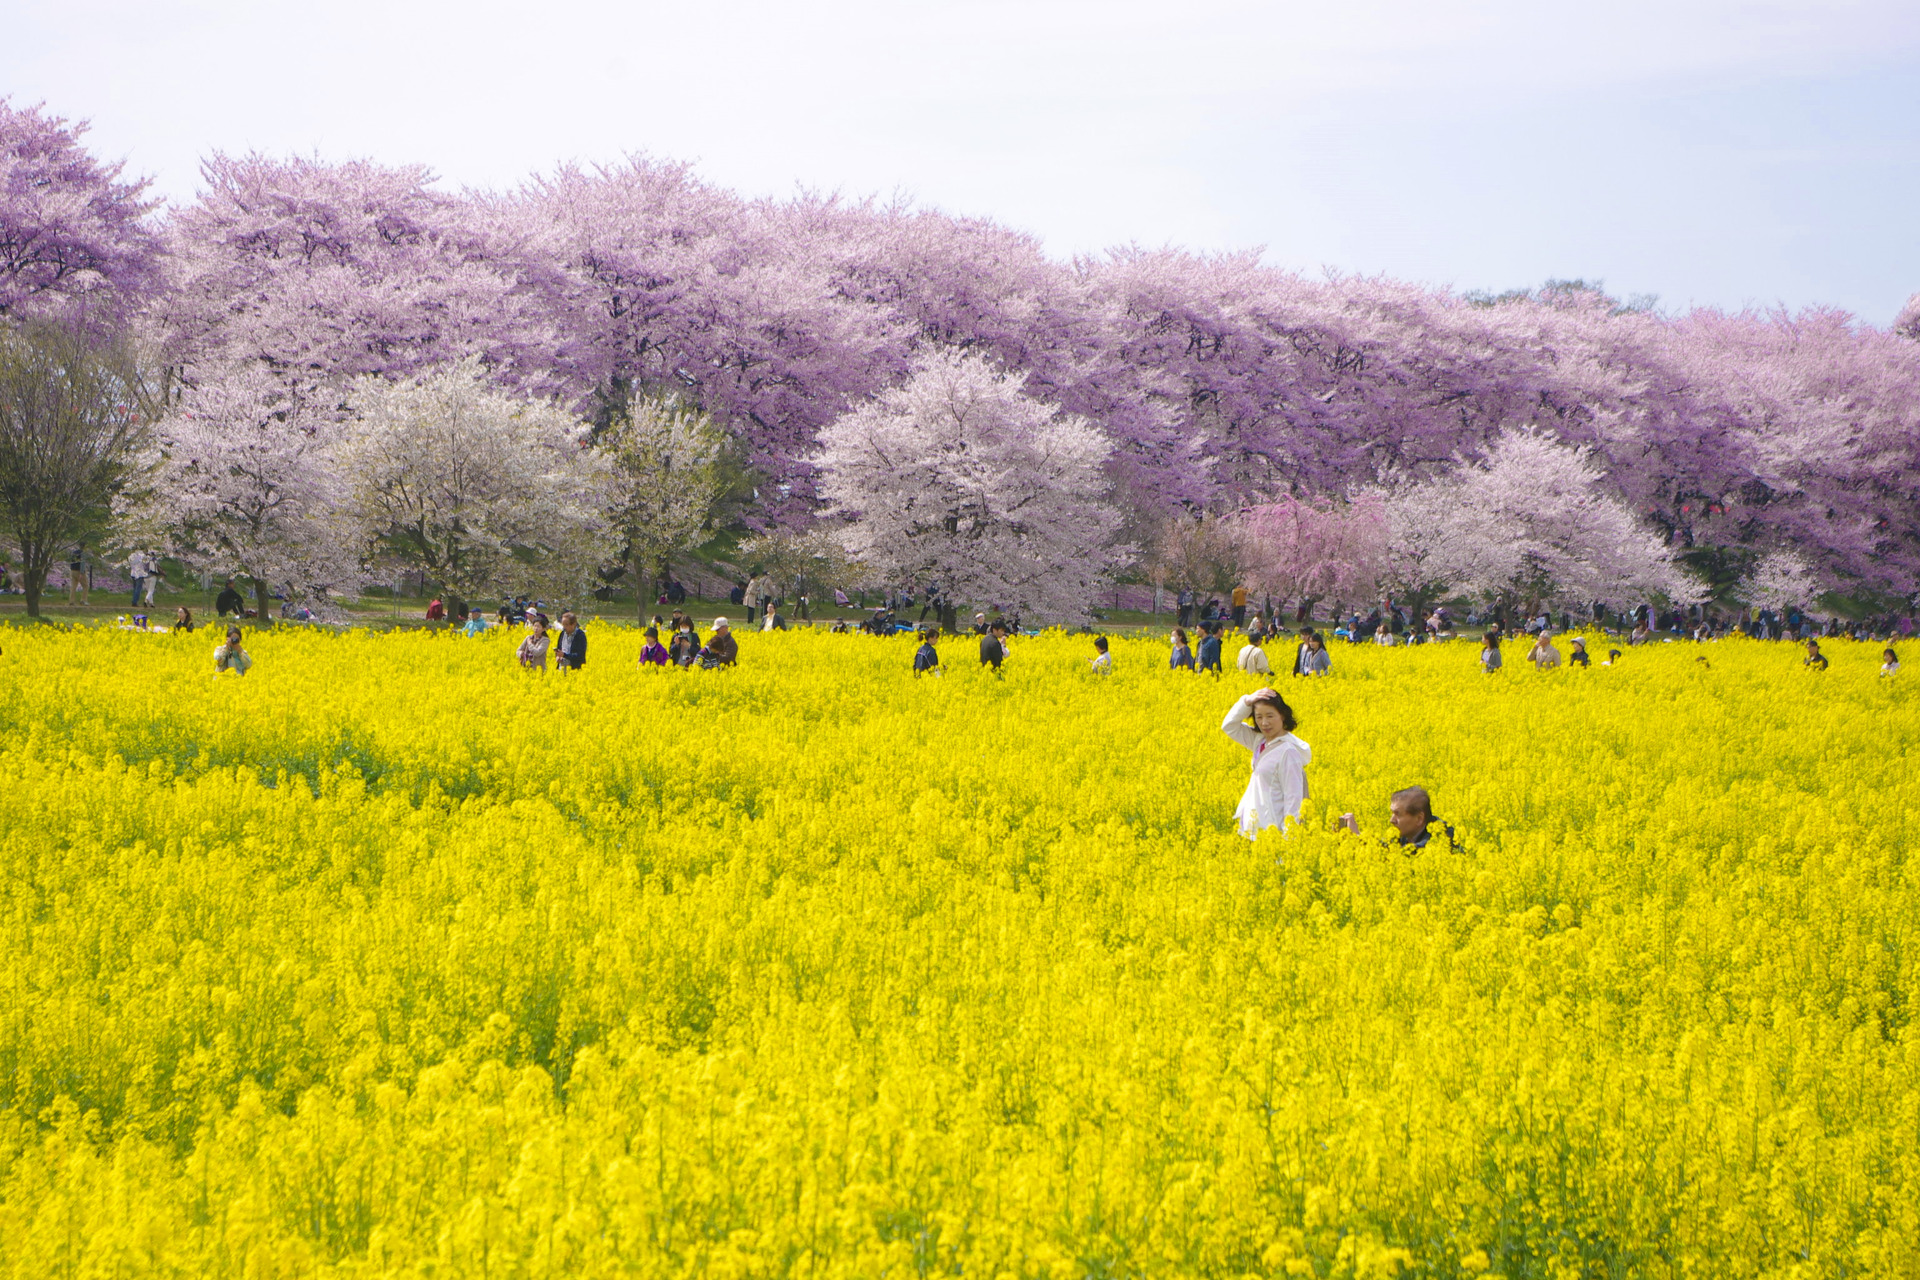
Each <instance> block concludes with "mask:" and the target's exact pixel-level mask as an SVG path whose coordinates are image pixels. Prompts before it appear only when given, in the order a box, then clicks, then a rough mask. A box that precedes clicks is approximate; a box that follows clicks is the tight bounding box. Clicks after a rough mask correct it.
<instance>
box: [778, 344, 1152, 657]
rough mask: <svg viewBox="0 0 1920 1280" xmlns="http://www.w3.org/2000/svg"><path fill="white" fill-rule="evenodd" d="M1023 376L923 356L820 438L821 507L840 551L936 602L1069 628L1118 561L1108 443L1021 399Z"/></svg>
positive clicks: (976, 360) (953, 358) (939, 355)
mask: <svg viewBox="0 0 1920 1280" xmlns="http://www.w3.org/2000/svg"><path fill="white" fill-rule="evenodd" d="M1025 384H1026V375H1024V374H1020V373H1007V372H1003V371H1001V370H1000V369H998V368H996V367H995V366H994V365H992V364H990V363H988V362H987V361H986V360H985V359H984V358H982V357H979V356H974V355H965V354H957V353H950V352H947V351H941V350H935V351H932V352H930V353H929V354H927V355H924V356H923V357H921V358H920V359H919V360H918V361H917V362H916V363H915V366H914V371H913V374H912V376H911V377H910V378H909V379H908V380H907V381H906V383H905V384H904V385H901V386H898V387H895V388H892V389H890V390H887V391H884V392H882V393H881V394H880V395H878V396H877V397H875V398H874V400H873V401H872V402H871V403H869V404H866V405H864V406H862V407H860V408H857V409H855V410H853V411H852V412H850V413H847V414H845V415H843V416H842V417H840V418H838V419H837V420H835V421H834V422H832V423H830V424H829V425H828V426H826V427H825V428H823V429H822V430H821V432H820V445H821V448H820V452H819V454H818V456H817V458H816V460H815V461H816V465H817V467H818V469H819V473H820V491H821V493H822V494H823V495H824V496H825V497H826V498H827V500H828V502H829V504H830V508H829V510H830V512H832V513H833V514H837V515H841V516H844V517H847V518H849V519H850V520H851V524H850V525H849V526H848V529H847V532H846V535H845V536H846V539H847V550H848V551H849V552H850V553H851V554H852V556H853V557H854V558H855V559H856V560H859V561H861V562H863V563H865V564H867V565H868V566H870V567H871V568H873V569H874V570H875V571H877V572H878V573H880V574H881V575H883V576H884V577H886V578H890V579H892V580H894V581H907V580H913V581H917V582H920V583H923V584H937V585H938V586H939V587H940V589H941V590H942V592H943V593H944V594H945V596H946V598H947V599H948V600H950V601H953V602H955V603H959V602H962V601H965V602H968V603H971V604H975V605H999V606H1000V607H1002V608H1005V609H1010V610H1017V611H1020V612H1022V613H1025V614H1028V615H1030V616H1032V617H1034V618H1036V619H1039V620H1042V621H1050V622H1071V621H1080V620H1083V619H1085V618H1087V617H1088V607H1089V604H1090V603H1091V601H1092V599H1093V595H1094V592H1095V590H1096V589H1097V587H1098V584H1099V582H1100V579H1101V578H1102V577H1103V576H1104V574H1105V573H1107V572H1108V571H1109V570H1110V569H1111V568H1113V567H1114V566H1115V565H1116V564H1117V563H1118V560H1119V553H1118V551H1117V549H1116V548H1115V547H1114V546H1113V545H1112V540H1113V536H1114V533H1115V531H1116V530H1117V529H1118V528H1119V525H1120V515H1119V513H1118V512H1116V511H1115V510H1114V509H1113V507H1112V506H1110V505H1109V504H1108V501H1107V494H1108V480H1107V476H1106V472H1105V465H1106V463H1107V460H1108V458H1109V456H1110V455H1111V454H1112V452H1113V445H1112V442H1111V441H1109V440H1108V438H1107V436H1106V435H1105V434H1104V433H1103V432H1102V431H1101V430H1100V429H1099V428H1098V427H1096V426H1094V425H1093V424H1092V423H1090V422H1088V421H1086V420H1085V419H1084V418H1079V417H1075V416H1073V415H1071V414H1065V413H1061V412H1059V411H1057V410H1055V409H1053V408H1051V407H1050V406H1048V405H1045V404H1042V403H1040V402H1039V401H1037V400H1035V399H1033V398H1032V397H1030V396H1028V395H1027V394H1026V392H1025Z"/></svg>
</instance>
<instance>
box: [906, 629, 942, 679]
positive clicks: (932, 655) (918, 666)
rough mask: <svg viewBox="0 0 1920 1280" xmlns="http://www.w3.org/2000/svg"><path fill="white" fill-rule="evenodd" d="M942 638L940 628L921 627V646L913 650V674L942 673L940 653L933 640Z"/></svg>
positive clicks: (933, 674) (931, 674)
mask: <svg viewBox="0 0 1920 1280" xmlns="http://www.w3.org/2000/svg"><path fill="white" fill-rule="evenodd" d="M939 638H940V628H938V627H922V628H920V647H919V648H918V649H915V650H914V651H913V674H915V675H916V676H919V675H929V676H937V675H939V674H940V670H941V668H940V653H939V650H937V649H935V648H934V647H933V642H934V641H935V640H937V639H939Z"/></svg>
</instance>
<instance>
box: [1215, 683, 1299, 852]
mask: <svg viewBox="0 0 1920 1280" xmlns="http://www.w3.org/2000/svg"><path fill="white" fill-rule="evenodd" d="M1252 714H1253V695H1252V694H1248V695H1247V696H1245V697H1243V698H1241V699H1240V700H1239V701H1238V702H1236V703H1234V704H1233V708H1232V709H1231V710H1230V711H1228V712H1227V718H1226V719H1225V720H1224V721H1222V722H1221V725H1220V728H1221V731H1222V732H1224V733H1225V734H1226V735H1227V736H1228V737H1229V738H1232V739H1233V740H1234V741H1235V742H1237V743H1239V744H1240V745H1241V746H1243V747H1245V748H1247V750H1249V751H1251V752H1253V777H1251V778H1249V779H1248V780H1247V790H1246V793H1245V794H1244V795H1242V796H1241V797H1240V805H1239V807H1238V808H1236V809H1235V810H1234V811H1233V816H1234V820H1235V821H1236V822H1238V823H1239V824H1240V834H1241V835H1243V836H1246V837H1248V838H1249V839H1251V838H1252V837H1254V836H1256V835H1258V834H1260V829H1261V828H1262V827H1281V828H1284V827H1285V826H1286V820H1287V819H1289V818H1293V819H1298V818H1299V817H1300V802H1301V801H1302V800H1305V799H1306V798H1307V765H1308V763H1309V762H1311V761H1312V759H1313V748H1312V747H1310V746H1308V745H1307V744H1306V743H1304V742H1302V741H1301V740H1300V739H1298V738H1296V737H1294V736H1293V735H1292V734H1291V733H1283V734H1281V735H1280V736H1279V737H1277V738H1275V739H1274V740H1273V741H1272V742H1268V741H1267V740H1266V739H1265V738H1262V737H1261V736H1260V732H1259V730H1257V729H1254V728H1253V727H1251V726H1250V725H1248V724H1246V723H1245V721H1246V720H1247V718H1248V717H1249V716H1251V715H1252Z"/></svg>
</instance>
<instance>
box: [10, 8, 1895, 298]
mask: <svg viewBox="0 0 1920 1280" xmlns="http://www.w3.org/2000/svg"><path fill="white" fill-rule="evenodd" d="M8 8H9V17H10V21H9V22H8V38H7V39H6V41H5V42H4V44H0V94H6V95H9V96H11V98H12V100H13V102H14V104H15V105H16V106H26V105H30V104H32V103H35V102H40V101H44V102H46V104H47V105H48V107H49V108H51V109H52V110H54V111H55V112H57V113H59V114H61V115H65V116H68V117H72V118H86V119H90V120H92V122H93V130H92V133H91V134H90V135H89V139H90V142H91V144H92V145H93V146H94V147H95V148H96V150H98V151H100V152H101V153H103V154H105V155H107V156H109V157H112V158H116V159H125V160H126V161H127V162H128V165H129V168H130V169H131V170H133V171H136V172H139V173H144V174H147V175H150V176H152V177H153V178H154V179H155V182H156V186H157V189H158V190H159V191H160V192H161V193H162V194H164V195H166V196H168V197H170V198H174V199H182V200H184V199H188V198H191V196H192V194H193V191H194V188H195V184H196V181H197V177H198V173H197V165H198V160H199V157H201V156H202V155H204V154H206V153H208V152H210V151H215V150H222V151H229V152H245V151H252V150H258V151H263V152H268V153H274V154H285V153H289V152H300V153H309V154H318V155H319V156H321V157H323V158H326V159H345V158H350V157H359V156H365V157H371V158H374V159H377V160H382V161H388V162H396V163H397V162H421V163H426V164H428V165H430V166H432V167H433V169H434V170H435V171H436V172H437V173H439V174H440V175H442V177H443V178H444V180H445V181H446V182H447V183H449V184H451V185H456V186H457V185H471V186H492V187H498V186H509V185H512V184H514V183H516V182H517V181H519V180H520V179H521V178H523V177H524V176H525V175H527V174H528V173H531V172H534V171H536V170H542V169H547V168H550V167H552V166H553V165H554V164H556V163H557V162H559V161H562V160H569V159H575V160H582V161H594V160H607V159H612V158H616V157H618V156H620V155H621V154H623V153H626V152H633V151H644V152H649V153H651V154H654V155H657V156H663V157H672V158H677V159H686V160H692V161H694V162H696V163H697V165H698V166H699V169H700V172H701V173H702V174H703V175H704V176H705V177H707V178H708V179H709V180H711V181H715V182H718V183H722V184H724V185H727V186H730V187H733V188H736V189H738V190H741V191H743V192H748V193H752V194H773V195H781V194H787V193H790V192H792V191H793V190H795V189H796V187H801V186H804V187H809V188H815V189H823V190H836V189H837V190H839V191H842V192H845V193H848V194H854V195H859V194H870V193H882V194H893V193H903V194H906V195H909V196H911V197H913V198H914V199H915V200H917V201H919V202H920V203H922V204H925V205H932V206H936V207H939V208H942V209H945V210H948V211H951V212H955V213H966V214H977V215H986V216H990V217H993V218H996V219H998V220H1000V221H1002V222H1005V223H1008V224H1011V225H1013V226H1016V227H1019V228H1022V229H1024V230H1027V231H1030V232H1032V233H1034V234H1035V235H1038V236H1040V237H1041V238H1042V239H1043V240H1044V242H1045V244H1046V246H1047V249H1048V251H1049V252H1050V253H1053V254H1055V255H1056V256H1061V257H1065V256H1068V255H1071V254H1074V253H1080V252H1090V251H1097V250H1099V249H1102V248H1104V247H1107V246H1110V245H1114V244H1120V243H1126V242H1134V243H1139V244H1143V245H1153V246H1158V245H1163V244H1176V245H1184V246H1188V247H1191V248H1196V249H1229V248H1246V247H1250V246H1263V247H1264V249H1265V253H1266V260H1267V261H1268V262H1270V263H1273V264H1276V265H1281V266H1288V267H1294V268H1298V269H1301V270H1305V271H1311V272H1318V271H1320V270H1322V269H1331V270H1336V271H1341V272H1357V273H1385V274H1388V275H1393V276H1398V277H1402V278H1408V279H1414V280H1420V281H1424V282H1427V283H1431V284H1437V285H1446V286H1452V287H1455V288H1459V289H1481V288H1485V289H1496V290H1497V289H1503V288H1510V287H1514V286H1520V285H1528V284H1537V283H1539V282H1540V281H1542V280H1544V279H1546V278H1548V277H1550V276H1552V277H1570V276H1584V277H1586V278H1589V279H1596V278H1597V279H1601V280H1604V281H1605V282H1606V285H1607V287H1608V288H1609V289H1610V290H1611V291H1613V292H1615V293H1617V294H1621V295H1627V294H1640V293H1651V294H1658V295H1659V297H1660V304H1661V306H1662V307H1663V308H1664V309H1676V310H1677V309H1680V308H1684V307H1686V306H1689V305H1695V304H1700V305H1712V306H1720V307H1741V306H1749V305H1757V306H1773V305H1778V304H1786V305H1788V306H1792V307H1799V306H1804V305H1809V304H1814V303H1827V304H1832V305H1837V306H1841V307H1845V308H1847V309H1848V310H1850V311H1853V312H1854V313H1856V314H1857V315H1859V316H1860V317H1861V318H1862V319H1864V320H1867V321H1870V322H1872V323H1874V324H1880V325H1884V324H1886V323H1887V322H1888V321H1889V320H1891V319H1892V317H1893V315H1894V313H1895V311H1897V310H1898V308H1899V306H1900V304H1901V302H1902V301H1903V300H1904V299H1905V298H1906V297H1907V296H1908V295H1909V294H1910V293H1913V292H1914V291H1916V290H1920V3H1915V0H1818V2H1812V0H1779V2H1771V3H1770V2H1765V0H1756V2H1736V0H1659V2H1654V0H1601V2H1600V3H1593V0H1586V2H1585V3H1578V4H1573V3H1555V2H1554V0H1476V2H1472V3H1461V2H1449V0H1339V2H1338V3H1320V4H1311V5H1309V4H1300V3H1292V2H1290V0H1289V2H1284V3H1265V4H1254V3H1245V4H1242V3H1231V2H1222V3H1210V4H1209V3H1185V4H1167V3H1156V4H1146V3H1133V2H1132V0H1091V2H1088V3H1081V2H1080V0H1006V2H1003V0H974V2H972V3H957V2H952V0H949V2H946V3H931V2H929V3H912V2H908V0H890V2H887V3H882V2H880V0H800V2H795V0H782V2H780V3H773V2H769V0H732V2H730V3H705V4H701V3H685V4H677V5H662V4H656V3H651V2H650V0H623V2H620V3H600V2H597V0H596V2H584V0H576V2H571V3H546V4H537V3H525V2H522V3H514V4H504V3H495V2H494V0H461V3H457V4H456V3H410V2H409V0H330V2H329V3H327V4H321V5H316V4H313V3H302V4H297V5H296V4H280V3H272V2H270V0H204V2H202V3H180V2H178V0H137V2H134V3H121V2H118V0H58V2H57V3H55V2H51V0H10V2H9V5H8Z"/></svg>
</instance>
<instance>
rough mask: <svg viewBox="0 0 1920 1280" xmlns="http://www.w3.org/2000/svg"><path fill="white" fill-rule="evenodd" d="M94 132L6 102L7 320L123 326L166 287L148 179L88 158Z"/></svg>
mask: <svg viewBox="0 0 1920 1280" xmlns="http://www.w3.org/2000/svg"><path fill="white" fill-rule="evenodd" d="M86 128H87V126H86V125H85V124H84V123H81V124H69V123H68V122H67V121H65V120H63V119H61V118H60V117H59V116H53V115H48V114H46V113H45V112H44V111H43V110H42V109H41V108H40V107H29V108H27V109H25V110H20V109H18V108H15V107H13V106H12V105H11V104H10V103H9V102H8V101H7V99H5V98H0V316H9V315H18V314H20V313H22V312H35V313H40V314H46V313H54V314H59V315H62V316H64V317H66V318H67V319H68V320H69V321H71V320H73V319H74V318H75V317H76V315H77V314H88V315H92V316H97V317H104V318H106V319H108V320H110V321H113V322H117V321H119V320H120V319H122V318H123V317H124V316H125V314H126V313H127V312H128V311H129V310H130V309H131V308H133V307H134V306H137V305H138V304H139V303H140V302H141V301H143V300H144V298H145V297H146V295H147V294H148V293H149V292H150V291H151V290H152V289H153V288H154V287H155V285H156V284H157V283H158V280H159V272H158V268H157V258H158V253H159V248H160V245H159V238H158V236H157V235H156V234H155V233H154V231H153V230H152V228H151V227H149V226H148V224H147V216H148V214H149V213H151V212H152V211H153V209H154V208H155V202H154V201H152V200H150V199H148V197H147V194H146V190H147V182H146V180H145V179H140V180H138V181H132V182H127V181H122V180H121V177H120V174H121V171H122V166H120V165H117V164H103V163H101V162H100V161H99V160H98V159H96V158H95V157H94V156H93V155H92V154H91V153H89V152H88V151H87V149H86V148H85V147H84V146H83V145H82V143H81V136H82V135H83V134H84V133H85V132H86Z"/></svg>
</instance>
